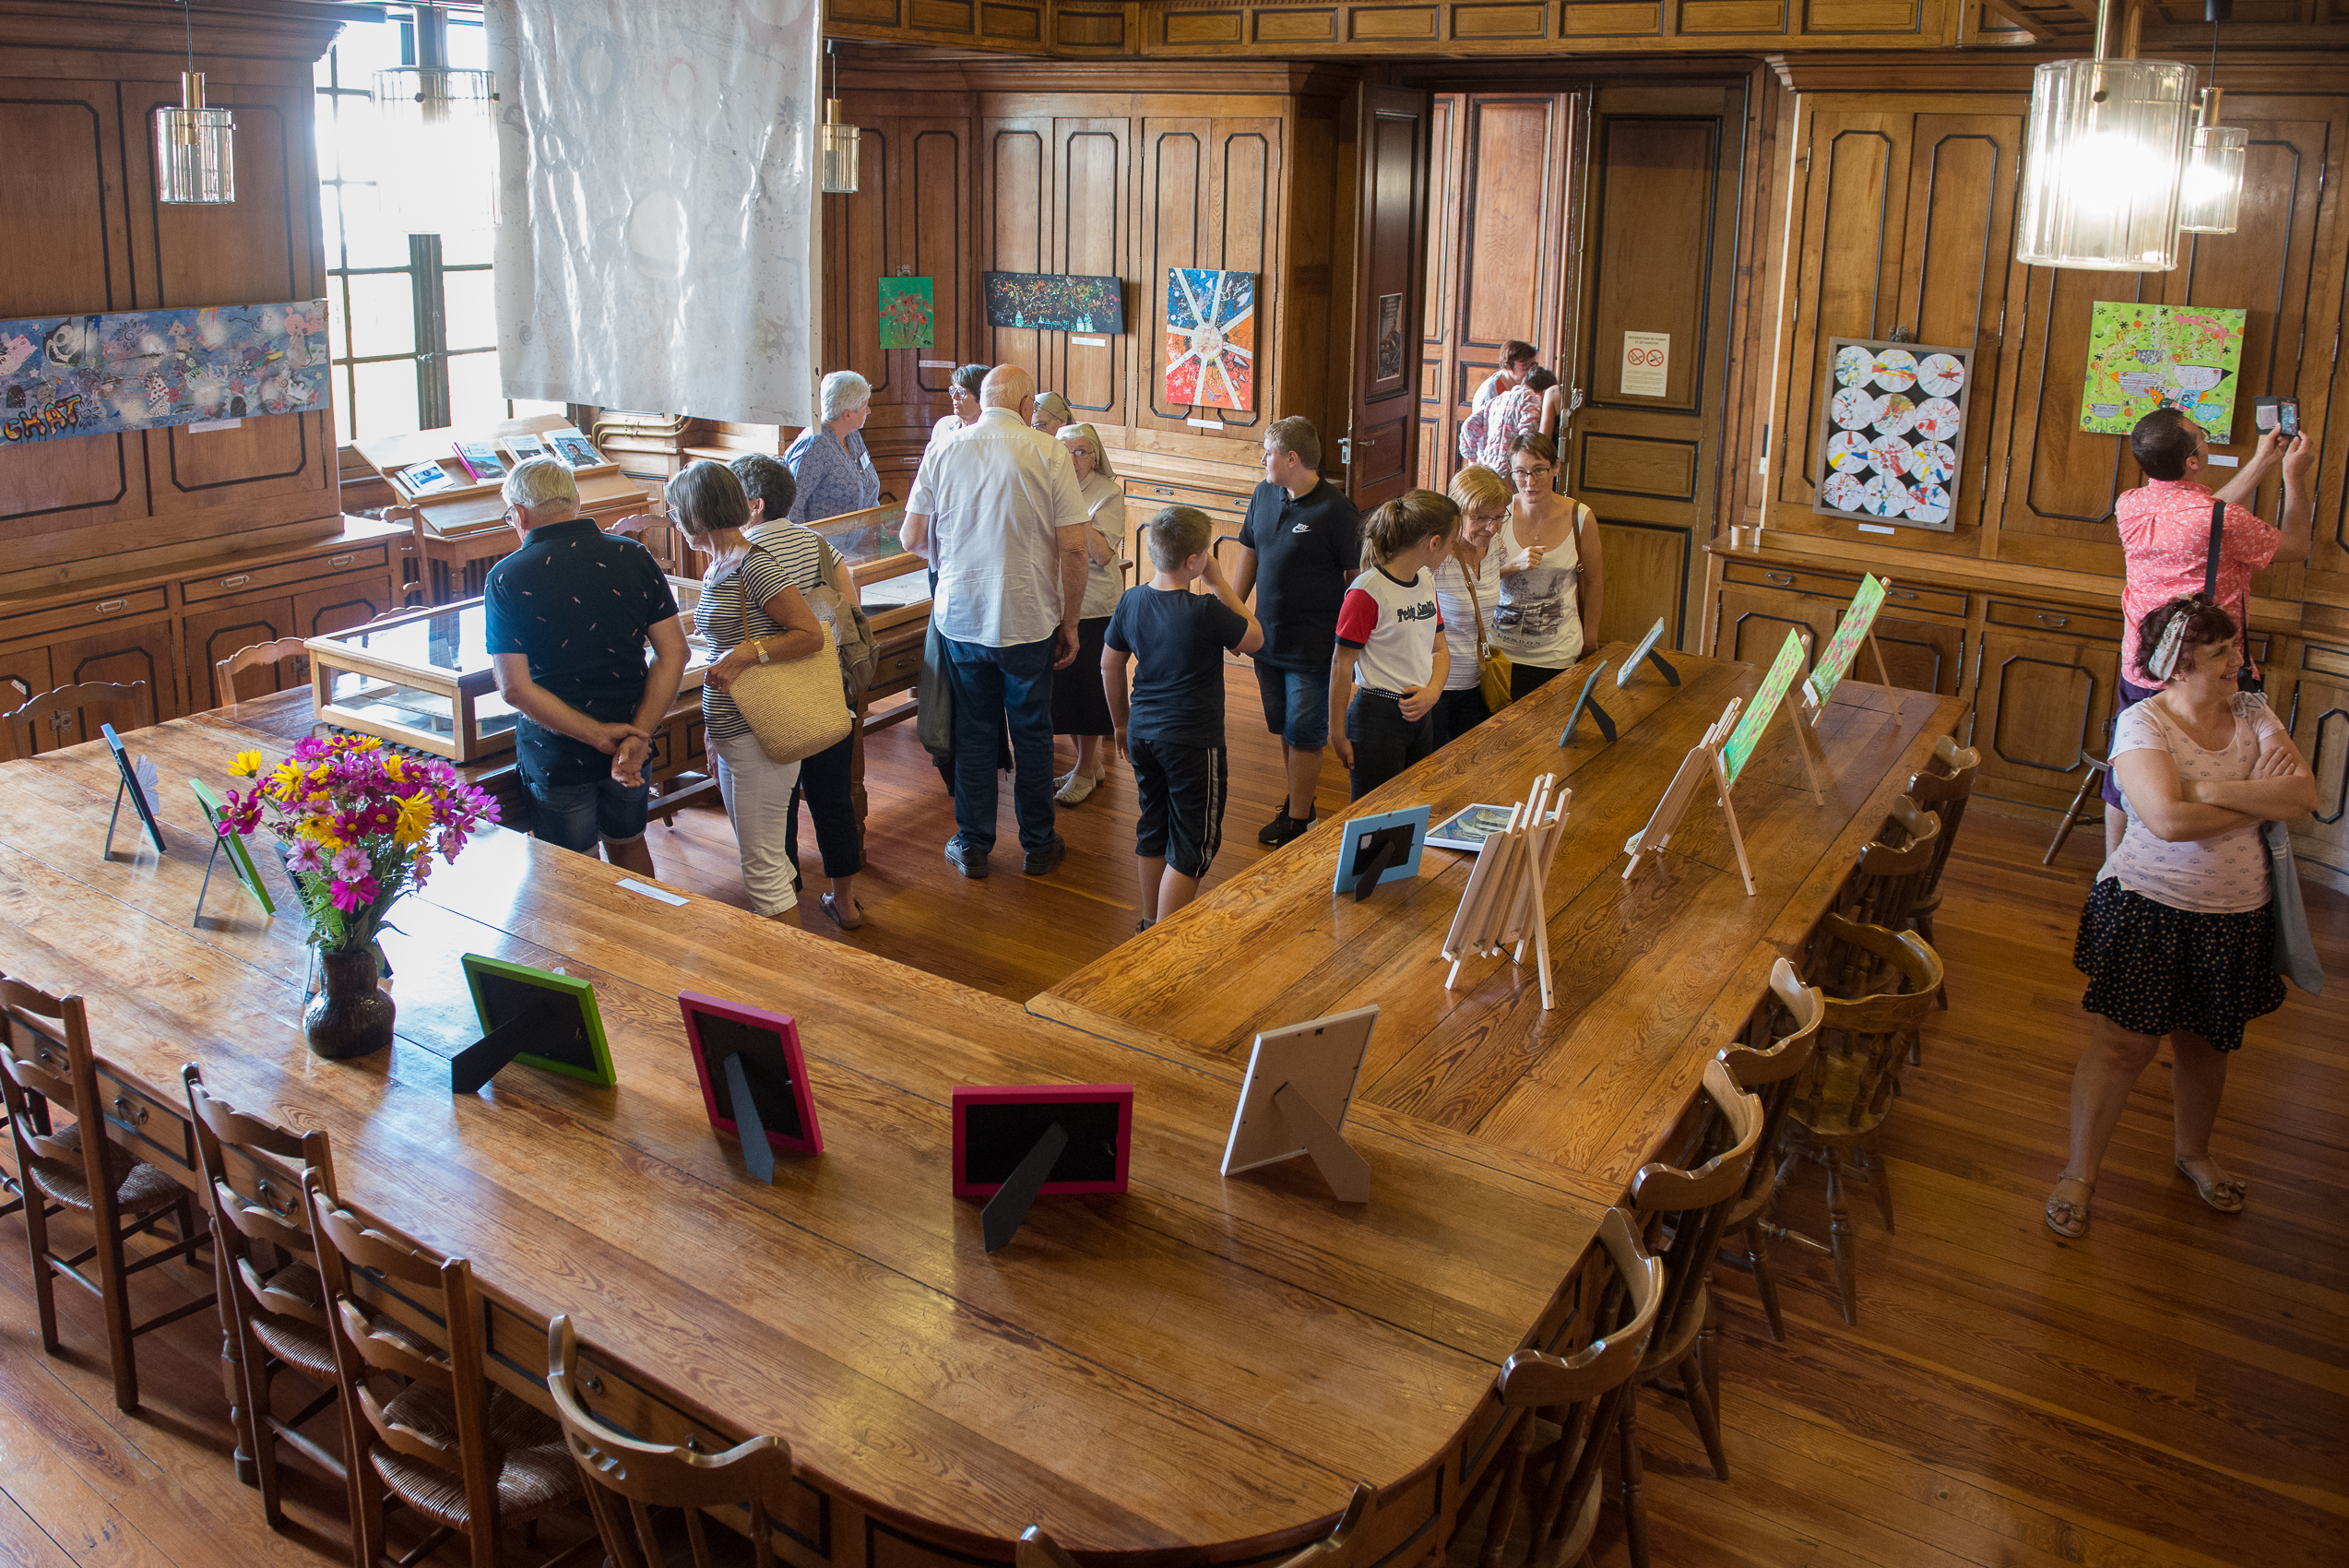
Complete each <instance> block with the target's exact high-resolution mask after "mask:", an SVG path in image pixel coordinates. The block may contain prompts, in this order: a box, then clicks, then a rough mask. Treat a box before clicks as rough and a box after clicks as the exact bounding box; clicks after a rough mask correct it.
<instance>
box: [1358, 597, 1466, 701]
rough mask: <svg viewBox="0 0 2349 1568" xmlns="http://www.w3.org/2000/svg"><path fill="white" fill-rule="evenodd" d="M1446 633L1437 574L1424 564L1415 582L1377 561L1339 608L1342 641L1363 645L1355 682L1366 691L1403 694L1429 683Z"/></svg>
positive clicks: (1394, 694)
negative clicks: (1438, 646) (1438, 602)
mask: <svg viewBox="0 0 2349 1568" xmlns="http://www.w3.org/2000/svg"><path fill="white" fill-rule="evenodd" d="M1442 632H1443V612H1441V610H1439V609H1437V608H1436V592H1435V574H1434V573H1432V572H1430V571H1429V570H1428V569H1427V568H1426V567H1424V566H1422V567H1420V568H1419V571H1418V576H1414V577H1413V578H1412V579H1411V580H1410V581H1409V582H1403V581H1400V580H1398V579H1396V578H1394V577H1393V576H1388V575H1387V572H1386V570H1385V568H1383V567H1381V566H1373V567H1371V568H1370V570H1369V571H1367V572H1365V573H1363V574H1362V575H1361V576H1358V577H1357V578H1355V579H1354V586H1353V587H1351V588H1347V590H1346V599H1345V600H1344V602H1342V603H1341V604H1339V606H1338V608H1337V640H1338V641H1339V642H1340V643H1341V644H1343V645H1344V646H1346V647H1357V648H1360V649H1361V650H1362V651H1361V655H1360V657H1358V659H1355V661H1354V683H1355V684H1356V685H1357V686H1359V687H1361V688H1362V689H1364V690H1365V691H1372V692H1384V693H1386V694H1388V695H1391V696H1401V695H1404V694H1405V693H1406V692H1414V691H1417V690H1418V689H1419V688H1420V687H1421V686H1424V685H1426V684H1427V683H1428V677H1429V676H1430V675H1432V674H1434V673H1435V643H1436V638H1437V637H1438V636H1441V634H1442Z"/></svg>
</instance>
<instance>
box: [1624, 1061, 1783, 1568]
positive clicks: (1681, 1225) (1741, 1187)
mask: <svg viewBox="0 0 2349 1568" xmlns="http://www.w3.org/2000/svg"><path fill="white" fill-rule="evenodd" d="M1703 1093H1704V1098H1705V1099H1706V1100H1707V1101H1708V1102H1709V1104H1708V1106H1707V1109H1706V1112H1705V1126H1704V1129H1703V1132H1702V1134H1701V1136H1700V1138H1699V1140H1698V1143H1697V1153H1698V1154H1700V1155H1706V1156H1707V1158H1705V1160H1704V1163H1703V1164H1702V1165H1699V1166H1697V1167H1695V1168H1694V1169H1692V1170H1682V1169H1679V1168H1678V1167H1675V1166H1670V1165H1666V1164H1662V1163H1660V1162H1659V1163H1656V1164H1651V1165H1643V1166H1642V1167H1640V1169H1639V1170H1638V1171H1637V1173H1635V1174H1634V1175H1633V1176H1632V1178H1631V1206H1632V1207H1633V1208H1634V1209H1636V1210H1637V1211H1638V1213H1639V1217H1640V1227H1641V1232H1642V1239H1643V1241H1645V1242H1646V1243H1647V1249H1648V1251H1649V1252H1650V1253H1654V1254H1655V1257H1656V1259H1657V1260H1658V1261H1659V1262H1661V1263H1662V1264H1663V1265H1664V1292H1663V1297H1662V1300H1661V1301H1659V1302H1658V1304H1657V1307H1656V1314H1655V1336H1653V1337H1652V1338H1650V1339H1649V1341H1648V1346H1647V1353H1646V1354H1645V1355H1644V1356H1643V1357H1642V1358H1641V1359H1640V1369H1639V1372H1638V1373H1637V1374H1636V1378H1635V1382H1636V1383H1642V1384H1644V1383H1653V1384H1655V1385H1656V1386H1657V1387H1659V1388H1663V1389H1665V1391H1666V1392H1667V1393H1670V1394H1672V1395H1674V1396H1677V1397H1679V1398H1680V1399H1684V1400H1686V1401H1687V1402H1688V1407H1689V1414H1690V1415H1691V1417H1692V1418H1693V1419H1694V1420H1695V1422H1696V1429H1697V1435H1698V1436H1699V1437H1700V1438H1702V1440H1703V1442H1704V1452H1705V1456H1706V1457H1707V1458H1708V1459H1710V1460H1711V1461H1712V1463H1713V1473H1714V1476H1715V1477H1717V1478H1718V1479H1722V1480H1725V1481H1726V1480H1727V1479H1729V1456H1728V1455H1727V1453H1726V1451H1725V1450H1724V1449H1723V1447H1722V1445H1721V1414H1720V1399H1721V1358H1720V1343H1719V1341H1720V1333H1719V1330H1718V1329H1717V1328H1715V1327H1714V1325H1713V1323H1712V1313H1713V1294H1712V1291H1711V1290H1710V1289H1708V1288H1707V1282H1708V1280H1709V1279H1710V1277H1711V1275H1712V1272H1713V1261H1714V1256H1715V1254H1716V1253H1719V1252H1720V1250H1721V1232H1722V1229H1724V1227H1725V1225H1726V1221H1727V1219H1728V1218H1729V1211H1730V1209H1731V1208H1732V1207H1733V1206H1735V1205H1736V1204H1737V1202H1738V1199H1739V1198H1740V1197H1741V1196H1742V1195H1743V1194H1744V1193H1745V1190H1746V1178H1747V1177H1748V1176H1749V1175H1750V1173H1751V1171H1752V1169H1753V1162H1754V1159H1755V1157H1756V1155H1757V1154H1758V1153H1759V1151H1760V1149H1761V1147H1762V1101H1761V1100H1760V1099H1757V1098H1755V1097H1754V1096H1752V1095H1750V1094H1748V1093H1746V1092H1745V1091H1744V1090H1742V1089H1740V1088H1738V1084H1737V1080H1736V1079H1735V1078H1733V1077H1731V1076H1730V1075H1729V1069H1728V1068H1727V1067H1726V1065H1724V1064H1723V1063H1719V1062H1708V1063H1705V1064H1704V1089H1703ZM1708 1151H1711V1152H1710V1153H1709V1154H1708ZM1666 1373H1673V1374H1676V1375H1677V1376H1678V1377H1679V1380H1680V1381H1679V1384H1678V1385H1667V1384H1664V1383H1663V1382H1662V1379H1663V1376H1664V1375H1665V1374H1666ZM1639 1415H1640V1402H1639V1396H1638V1394H1637V1392H1636V1390H1635V1389H1634V1390H1633V1391H1631V1392H1627V1393H1626V1395H1625V1396H1624V1398H1623V1403H1622V1411H1621V1414H1620V1415H1619V1418H1618V1426H1619V1429H1620V1432H1621V1438H1622V1465H1621V1475H1622V1483H1623V1538H1624V1544H1625V1545H1626V1546H1628V1547H1629V1548H1630V1550H1631V1562H1633V1564H1634V1565H1635V1568H1647V1514H1646V1511H1645V1504H1644V1503H1643V1502H1642V1501H1641V1496H1640V1438H1639Z"/></svg>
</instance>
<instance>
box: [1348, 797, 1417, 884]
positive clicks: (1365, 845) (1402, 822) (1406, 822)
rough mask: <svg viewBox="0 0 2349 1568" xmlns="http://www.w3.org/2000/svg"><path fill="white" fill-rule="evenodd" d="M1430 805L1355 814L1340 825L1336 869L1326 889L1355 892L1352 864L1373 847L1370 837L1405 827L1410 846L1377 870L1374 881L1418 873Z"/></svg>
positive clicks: (1355, 874) (1357, 877)
mask: <svg viewBox="0 0 2349 1568" xmlns="http://www.w3.org/2000/svg"><path fill="white" fill-rule="evenodd" d="M1429 812H1430V808H1429V807H1427V806H1406V807H1404V808H1403V810H1401V811H1396V812H1379V813H1377V814H1373V815H1370V816H1358V817H1356V818H1354V819H1353V820H1351V821H1350V822H1347V823H1345V824H1344V825H1342V826H1341V827H1340V829H1339V836H1338V841H1337V871H1336V874H1335V876H1334V877H1332V879H1331V881H1330V890H1331V891H1332V892H1334V893H1355V892H1357V884H1358V883H1359V882H1360V881H1361V875H1360V873H1358V872H1357V871H1356V870H1355V866H1356V865H1357V864H1358V861H1359V860H1360V858H1361V857H1362V856H1363V855H1364V854H1366V853H1370V852H1372V851H1373V850H1375V849H1376V847H1377V846H1376V844H1375V843H1374V842H1371V841H1372V840H1376V839H1379V838H1382V837H1389V836H1393V835H1394V834H1395V833H1396V832H1397V831H1398V830H1400V829H1405V828H1407V829H1409V831H1410V835H1411V841H1410V848H1409V849H1407V850H1406V851H1405V854H1404V857H1403V860H1402V861H1401V862H1400V863H1398V864H1395V865H1391V866H1388V867H1387V868H1385V869H1384V870H1383V871H1382V872H1380V873H1379V878H1378V882H1377V883H1376V885H1377V886H1381V887H1383V886H1385V885H1387V884H1388V883H1390V882H1397V881H1400V880H1402V879H1403V878H1406V877H1413V876H1417V875H1418V874H1419V851H1420V850H1422V849H1425V848H1426V847H1427V842H1428V815H1429Z"/></svg>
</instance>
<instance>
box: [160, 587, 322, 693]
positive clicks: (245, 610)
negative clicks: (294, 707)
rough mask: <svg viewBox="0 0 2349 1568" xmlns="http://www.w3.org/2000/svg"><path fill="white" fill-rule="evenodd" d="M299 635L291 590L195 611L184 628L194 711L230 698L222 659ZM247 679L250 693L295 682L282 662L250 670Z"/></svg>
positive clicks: (188, 681) (272, 689) (188, 676)
mask: <svg viewBox="0 0 2349 1568" xmlns="http://www.w3.org/2000/svg"><path fill="white" fill-rule="evenodd" d="M295 635H296V633H295V631H294V619H293V600H292V598H291V596H290V595H285V594H276V595H255V596H253V597H250V598H244V599H235V600H228V601H227V602H225V603H221V604H208V605H206V606H205V607H204V608H202V609H200V610H197V611H195V612H192V613H191V614H189V615H188V617H187V619H186V621H185V623H184V630H183V633H182V636H184V639H185V643H186V647H187V689H188V706H189V711H191V712H196V713H200V712H202V711H204V710H205V709H207V708H213V707H223V706H225V705H226V704H227V702H228V700H229V694H228V693H226V692H224V691H222V690H220V688H219V671H217V670H215V669H214V668H213V666H214V665H215V664H217V663H218V662H219V660H221V659H226V658H227V657H228V656H229V655H231V654H232V653H234V652H236V650H237V649H239V648H241V647H252V646H253V645H254V644H255V643H266V642H275V641H276V640H277V639H278V638H279V637H291V636H295ZM291 684H293V681H292V680H291V678H290V677H289V676H288V674H287V671H286V669H285V667H284V665H283V664H282V663H280V664H279V665H275V666H273V667H271V669H270V670H269V671H267V673H266V674H265V673H264V672H263V671H258V670H251V671H246V672H245V673H244V675H243V691H244V692H245V694H246V695H250V696H262V695H267V693H270V692H277V691H283V690H284V689H285V688H286V687H288V686H290V685H291Z"/></svg>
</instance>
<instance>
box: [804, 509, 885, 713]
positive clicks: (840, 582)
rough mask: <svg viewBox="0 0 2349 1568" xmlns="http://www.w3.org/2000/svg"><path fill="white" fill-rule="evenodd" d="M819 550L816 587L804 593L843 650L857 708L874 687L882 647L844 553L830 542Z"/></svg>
mask: <svg viewBox="0 0 2349 1568" xmlns="http://www.w3.org/2000/svg"><path fill="white" fill-rule="evenodd" d="M818 549H819V553H818V555H817V563H818V564H817V567H816V586H815V587H814V588H809V589H805V590H803V591H804V594H805V597H806V599H807V601H808V608H809V609H811V610H813V611H814V612H815V618H816V619H817V620H819V621H821V622H823V623H824V624H825V625H827V626H829V627H831V628H832V641H833V644H834V646H835V647H837V648H838V649H839V650H840V673H841V677H842V679H843V680H845V681H846V682H847V683H848V706H849V707H855V706H856V704H857V701H858V699H859V698H860V697H862V696H863V695H864V693H865V689H866V688H867V687H869V686H871V685H872V675H873V671H874V670H875V669H877V668H878V667H879V665H880V662H881V644H880V640H879V639H878V638H876V637H875V636H873V635H872V622H871V621H870V620H868V619H866V617H865V612H864V606H863V605H862V604H860V603H859V602H858V600H857V588H856V583H855V581H854V580H853V579H852V578H850V577H849V576H848V564H847V563H846V562H844V561H842V560H841V559H840V552H838V551H836V550H835V549H833V548H832V546H831V545H830V544H829V543H825V544H823V545H820V546H819V547H818Z"/></svg>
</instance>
